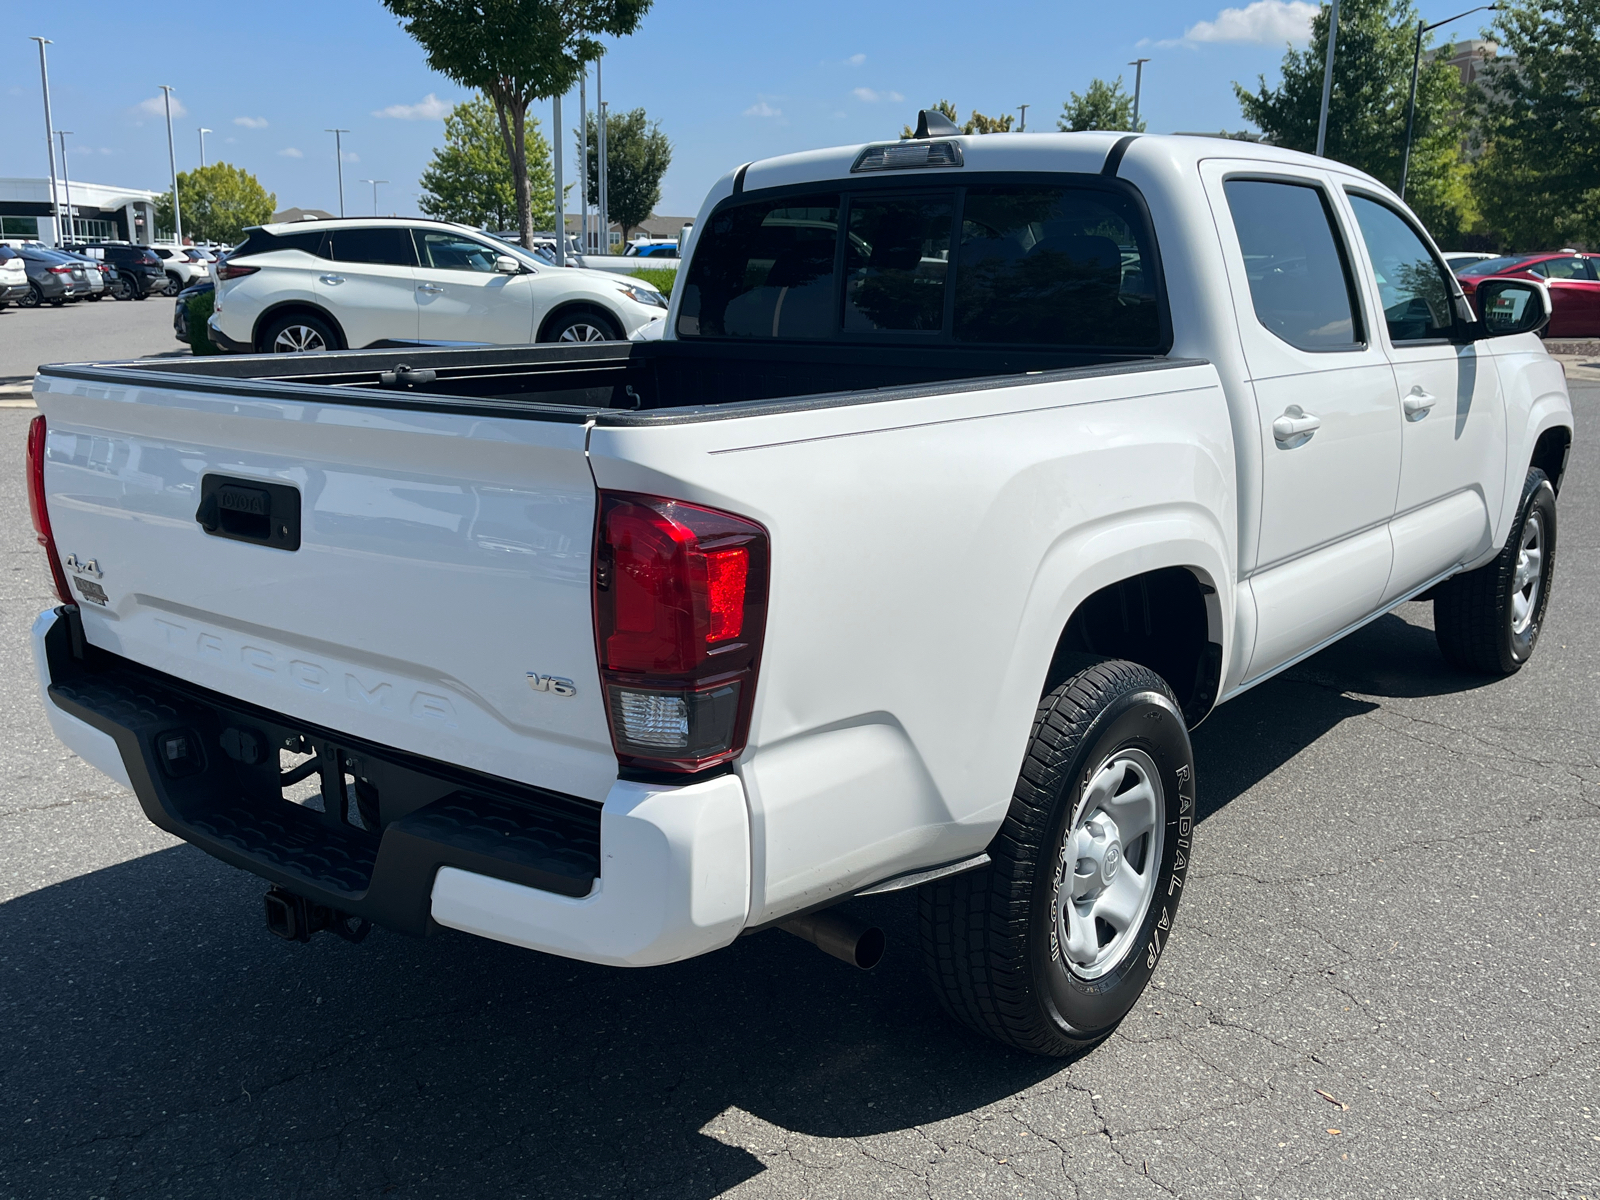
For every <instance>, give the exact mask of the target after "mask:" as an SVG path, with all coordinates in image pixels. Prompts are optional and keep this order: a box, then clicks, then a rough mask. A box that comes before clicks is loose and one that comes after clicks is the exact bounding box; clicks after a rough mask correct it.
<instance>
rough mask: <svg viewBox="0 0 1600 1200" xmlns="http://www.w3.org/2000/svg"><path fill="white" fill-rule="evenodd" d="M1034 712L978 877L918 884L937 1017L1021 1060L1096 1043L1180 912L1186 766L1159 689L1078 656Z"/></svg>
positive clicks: (1187, 805) (1111, 664)
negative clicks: (1023, 1055)
mask: <svg viewBox="0 0 1600 1200" xmlns="http://www.w3.org/2000/svg"><path fill="white" fill-rule="evenodd" d="M1076 665H1078V670H1077V673H1076V674H1074V675H1073V676H1072V677H1071V678H1070V679H1068V680H1067V681H1066V682H1065V683H1063V684H1062V685H1061V686H1060V687H1058V688H1056V689H1055V690H1054V691H1052V692H1050V693H1049V694H1048V695H1047V696H1045V698H1044V699H1043V700H1042V701H1041V702H1040V705H1039V710H1038V713H1037V714H1036V716H1035V719H1034V728H1033V736H1032V740H1031V741H1030V743H1029V746H1028V755H1027V758H1026V760H1025V761H1024V763H1023V768H1022V774H1021V777H1020V778H1019V779H1018V780H1017V786H1016V790H1015V791H1014V792H1013V794H1012V800H1011V810H1010V812H1009V813H1008V814H1007V816H1006V820H1005V823H1004V824H1003V825H1002V826H1001V829H1000V832H999V833H998V834H997V835H996V837H995V839H994V841H993V842H992V843H991V844H990V846H989V857H990V862H989V865H988V866H986V867H984V868H983V869H981V870H978V871H970V872H967V873H965V874H962V875H956V876H953V877H951V878H949V879H944V880H937V881H935V882H933V883H930V884H925V885H923V887H922V889H921V894H920V903H921V928H922V948H923V961H924V965H925V967H926V970H927V974H928V977H929V980H930V981H931V982H932V984H933V987H934V991H935V993H936V994H937V995H938V997H939V1000H940V1002H941V1003H942V1004H943V1005H944V1007H945V1009H946V1011H948V1012H949V1013H950V1014H951V1015H952V1016H954V1017H956V1018H957V1019H958V1020H960V1021H962V1022H963V1023H965V1024H967V1025H969V1026H971V1027H972V1028H973V1029H975V1030H977V1031H978V1032H980V1033H983V1034H985V1035H987V1036H989V1037H992V1038H995V1039H996V1040H998V1041H1002V1042H1006V1043H1008V1044H1010V1045H1013V1046H1016V1047H1018V1048H1019V1049H1022V1050H1027V1051H1030V1052H1032V1053H1035V1054H1047V1055H1058V1056H1059V1055H1066V1054H1072V1053H1076V1052H1078V1051H1081V1050H1084V1049H1086V1048H1088V1047H1089V1046H1092V1045H1094V1044H1095V1043H1096V1042H1098V1041H1100V1040H1101V1039H1103V1038H1105V1037H1106V1036H1107V1035H1109V1034H1110V1033H1111V1031H1112V1030H1113V1029H1114V1028H1115V1027H1116V1025H1117V1022H1119V1021H1120V1020H1122V1018H1123V1017H1124V1016H1125V1015H1126V1014H1127V1012H1128V1010H1129V1009H1130V1008H1132V1007H1133V1005H1134V1002H1135V1001H1137V1000H1138V998H1139V995H1140V993H1142V992H1143V991H1144V988H1145V985H1146V984H1147V983H1148V982H1149V979H1150V975H1151V974H1152V972H1153V971H1154V970H1155V966H1156V963H1157V961H1159V959H1160V957H1161V952H1162V949H1163V948H1164V947H1165V944H1166V940H1167V936H1168V934H1169V932H1170V930H1171V928H1172V920H1173V916H1174V914H1175V913H1176V912H1177V907H1178V901H1179V900H1181V899H1182V896H1183V892H1182V888H1183V883H1184V879H1185V878H1186V876H1187V873H1188V869H1189V860H1190V857H1191V843H1192V834H1193V820H1194V795H1195V792H1194V756H1193V752H1192V751H1191V749H1190V746H1189V734H1188V730H1187V728H1186V727H1185V725H1184V721H1183V716H1182V714H1181V713H1180V712H1179V710H1178V705H1177V702H1176V701H1175V700H1174V699H1173V696H1172V693H1171V691H1170V689H1169V688H1168V687H1167V685H1166V683H1165V682H1164V681H1163V680H1162V679H1161V678H1160V677H1159V676H1158V675H1156V674H1155V673H1154V672H1152V671H1150V670H1148V669H1146V668H1144V667H1141V666H1139V665H1137V664H1135V663H1130V662H1122V661H1117V660H1104V659H1094V658H1089V657H1088V656H1084V657H1083V658H1082V660H1081V662H1080V663H1079V664H1076Z"/></svg>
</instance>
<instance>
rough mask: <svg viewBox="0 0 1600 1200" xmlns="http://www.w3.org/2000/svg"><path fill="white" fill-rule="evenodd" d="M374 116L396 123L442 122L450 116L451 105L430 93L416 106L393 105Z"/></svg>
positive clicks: (380, 110) (376, 112) (379, 110)
mask: <svg viewBox="0 0 1600 1200" xmlns="http://www.w3.org/2000/svg"><path fill="white" fill-rule="evenodd" d="M372 115H373V116H375V117H393V118H394V119H395V120H396V121H442V120H444V119H445V118H446V117H448V116H449V115H450V105H449V104H447V103H446V102H445V101H443V100H441V99H439V97H437V96H435V95H434V94H433V93H432V92H429V93H428V94H427V95H426V96H424V97H423V98H422V99H421V100H419V101H418V102H417V103H415V104H391V105H389V107H388V108H380V109H378V110H377V111H375V112H374V113H373V114H372Z"/></svg>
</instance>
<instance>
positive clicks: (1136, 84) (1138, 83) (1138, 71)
mask: <svg viewBox="0 0 1600 1200" xmlns="http://www.w3.org/2000/svg"><path fill="white" fill-rule="evenodd" d="M1149 61H1150V60H1149V59H1148V58H1136V59H1134V60H1133V61H1132V62H1131V63H1129V64H1128V65H1129V66H1130V67H1132V68H1133V131H1134V132H1135V133H1138V132H1139V91H1140V88H1141V87H1142V86H1143V85H1144V65H1145V63H1147V62H1149Z"/></svg>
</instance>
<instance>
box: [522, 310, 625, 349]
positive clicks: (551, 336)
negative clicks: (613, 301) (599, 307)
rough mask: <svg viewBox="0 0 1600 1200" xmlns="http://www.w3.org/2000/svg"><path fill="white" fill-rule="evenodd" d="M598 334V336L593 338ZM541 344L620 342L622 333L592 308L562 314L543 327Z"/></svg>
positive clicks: (540, 337)
mask: <svg viewBox="0 0 1600 1200" xmlns="http://www.w3.org/2000/svg"><path fill="white" fill-rule="evenodd" d="M596 334H598V335H599V336H594V335H596ZM539 340H540V341H541V342H566V343H568V344H572V343H574V342H620V341H622V340H623V338H622V331H621V330H620V329H618V328H617V323H616V322H615V321H613V320H612V319H611V318H610V317H608V316H606V314H605V313H602V312H598V311H596V310H595V309H592V308H580V309H574V310H572V311H570V312H564V313H562V314H561V315H560V316H558V317H556V319H555V320H553V321H551V322H550V323H549V324H548V325H546V326H545V328H544V331H543V333H541V334H540V335H539Z"/></svg>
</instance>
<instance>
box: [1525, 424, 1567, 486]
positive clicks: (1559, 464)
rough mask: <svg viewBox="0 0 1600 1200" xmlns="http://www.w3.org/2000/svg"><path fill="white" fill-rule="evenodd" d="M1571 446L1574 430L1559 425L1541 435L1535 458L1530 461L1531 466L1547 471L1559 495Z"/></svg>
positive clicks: (1535, 448) (1534, 451) (1546, 474)
mask: <svg viewBox="0 0 1600 1200" xmlns="http://www.w3.org/2000/svg"><path fill="white" fill-rule="evenodd" d="M1571 448H1572V430H1570V429H1568V428H1567V427H1566V426H1564V425H1557V426H1555V427H1554V428H1553V429H1546V430H1545V431H1544V432H1543V433H1541V434H1540V435H1539V441H1538V442H1537V443H1536V444H1535V445H1534V447H1533V458H1532V459H1531V460H1530V461H1529V463H1528V465H1529V466H1530V467H1538V468H1539V470H1541V471H1543V472H1544V473H1545V477H1546V478H1547V479H1549V480H1550V486H1551V487H1552V488H1554V489H1555V491H1556V494H1557V495H1560V494H1561V476H1562V475H1563V474H1565V473H1566V469H1567V451H1568V450H1570V449H1571Z"/></svg>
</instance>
